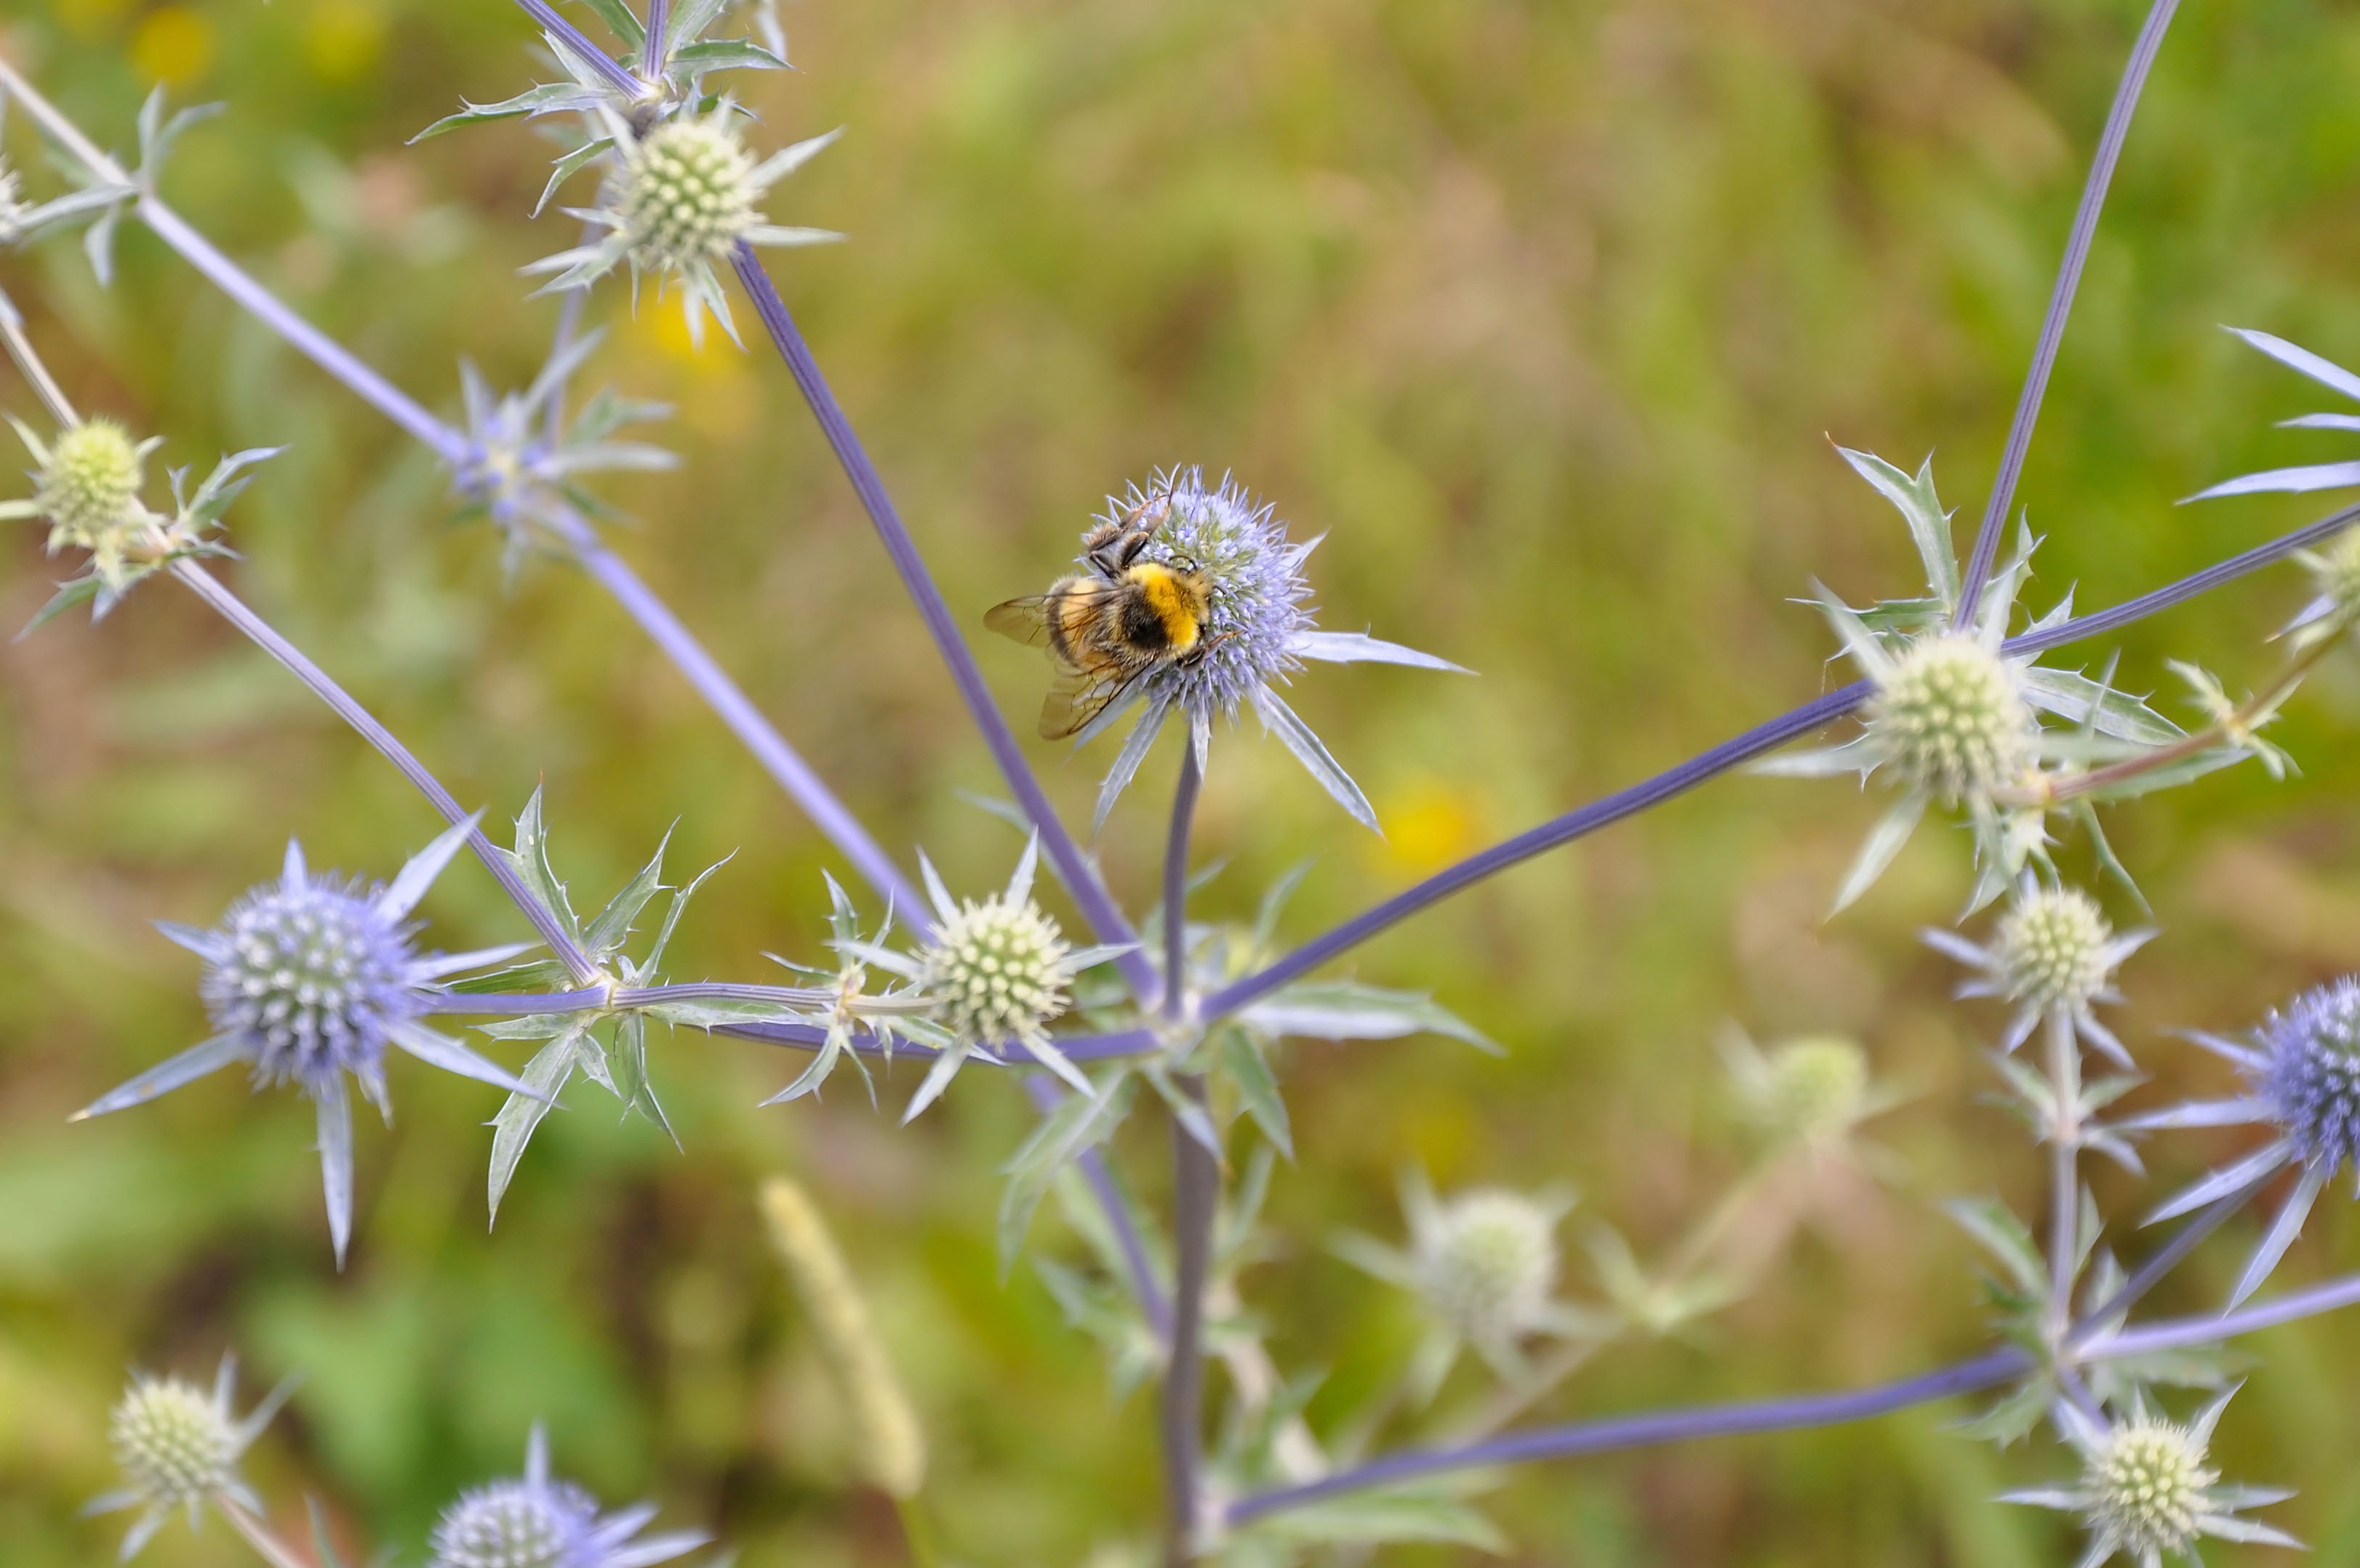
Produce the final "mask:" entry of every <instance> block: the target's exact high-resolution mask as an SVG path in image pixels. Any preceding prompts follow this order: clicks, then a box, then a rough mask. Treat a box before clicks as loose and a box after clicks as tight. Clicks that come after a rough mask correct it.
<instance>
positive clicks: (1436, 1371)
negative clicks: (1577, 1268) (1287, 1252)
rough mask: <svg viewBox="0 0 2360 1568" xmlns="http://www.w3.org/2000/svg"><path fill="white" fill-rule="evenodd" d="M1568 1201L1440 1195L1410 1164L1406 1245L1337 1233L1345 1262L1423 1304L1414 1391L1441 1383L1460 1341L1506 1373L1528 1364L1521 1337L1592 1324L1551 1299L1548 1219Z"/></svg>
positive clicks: (1488, 1191) (1558, 1215) (1553, 1248)
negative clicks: (1400, 1247) (1424, 1328)
mask: <svg viewBox="0 0 2360 1568" xmlns="http://www.w3.org/2000/svg"><path fill="white" fill-rule="evenodd" d="M1572 1207H1573V1199H1572V1198H1571V1197H1570V1196H1569V1195H1568V1194H1566V1193H1562V1192H1546V1193H1541V1194H1537V1195H1531V1196H1528V1195H1526V1194H1524V1193H1522V1192H1510V1191H1507V1190H1506V1189H1503V1188H1497V1187H1479V1188H1475V1189H1472V1190H1470V1191H1468V1192H1460V1193H1459V1194H1457V1195H1456V1196H1454V1197H1452V1198H1450V1199H1449V1200H1448V1201H1447V1202H1446V1201H1443V1200H1441V1199H1438V1198H1437V1197H1436V1196H1435V1192H1434V1189H1433V1188H1432V1187H1431V1186H1430V1185H1428V1184H1427V1182H1426V1177H1425V1174H1424V1173H1423V1172H1420V1171H1410V1172H1408V1173H1406V1174H1404V1177H1403V1179H1402V1211H1403V1214H1404V1217H1405V1218H1406V1219H1407V1220H1408V1222H1409V1248H1408V1250H1407V1251H1406V1252H1404V1251H1401V1250H1398V1249H1396V1248H1393V1247H1387V1246H1385V1245H1384V1244H1383V1243H1382V1242H1379V1241H1377V1240H1375V1239H1374V1238H1372V1237H1369V1236H1359V1235H1346V1236H1340V1237H1338V1240H1337V1247H1336V1249H1337V1251H1338V1254H1340V1255H1341V1256H1342V1257H1343V1258H1344V1259H1345V1260H1346V1261H1347V1262H1349V1263H1351V1264H1352V1265H1353V1266H1355V1267H1356V1268H1359V1269H1365V1270H1366V1271H1368V1272H1369V1273H1371V1274H1373V1275H1375V1276H1376V1277H1377V1278H1378V1279H1382V1280H1384V1281H1385V1282H1386V1283H1388V1284H1391V1285H1394V1286H1398V1287H1399V1288H1400V1289H1402V1290H1407V1291H1408V1292H1410V1293H1411V1294H1412V1295H1413V1296H1415V1298H1416V1299H1417V1302H1418V1305H1419V1306H1420V1308H1421V1309H1423V1311H1424V1312H1425V1313H1426V1318H1427V1324H1428V1326H1427V1331H1426V1339H1425V1342H1424V1343H1423V1344H1422V1345H1420V1346H1419V1348H1418V1351H1417V1355H1416V1357H1415V1360H1414V1361H1413V1363H1412V1368H1411V1377H1410V1381H1411V1385H1412V1387H1413V1388H1414V1389H1415V1391H1416V1392H1417V1394H1418V1397H1419V1398H1421V1399H1428V1398H1431V1397H1432V1396H1433V1393H1434V1390H1435V1389H1436V1388H1439V1387H1440V1386H1441V1383H1442V1379H1443V1377H1445V1375H1447V1374H1448V1372H1449V1370H1450V1367H1451V1364H1452V1363H1453V1362H1455V1361H1456V1360H1457V1359H1458V1357H1459V1347H1460V1346H1461V1345H1473V1346H1474V1347H1475V1350H1476V1353H1477V1354H1478V1355H1480V1356H1482V1357H1483V1359H1484V1361H1485V1362H1487V1363H1488V1364H1489V1365H1490V1366H1491V1368H1492V1370H1493V1371H1495V1372H1496V1373H1498V1374H1499V1375H1500V1377H1502V1378H1505V1379H1509V1380H1511V1381H1513V1380H1515V1379H1517V1378H1519V1377H1523V1376H1524V1373H1525V1372H1526V1370H1527V1368H1526V1366H1525V1363H1524V1351H1523V1348H1522V1345H1523V1342H1524V1340H1526V1339H1528V1338H1530V1337H1532V1336H1534V1335H1535V1334H1578V1333H1583V1332H1586V1331H1587V1330H1588V1329H1589V1328H1590V1326H1591V1324H1590V1320H1589V1319H1588V1318H1586V1317H1585V1316H1584V1315H1583V1314H1581V1313H1580V1312H1577V1311H1576V1310H1575V1309H1573V1308H1571V1307H1568V1306H1567V1305H1566V1304H1564V1303H1563V1302H1560V1301H1556V1300H1554V1299H1553V1292H1554V1291H1555V1290H1556V1289H1557V1236H1556V1231H1557V1221H1559V1220H1560V1219H1563V1218H1564V1217H1565V1214H1566V1211H1567V1210H1568V1209H1570V1208H1572Z"/></svg>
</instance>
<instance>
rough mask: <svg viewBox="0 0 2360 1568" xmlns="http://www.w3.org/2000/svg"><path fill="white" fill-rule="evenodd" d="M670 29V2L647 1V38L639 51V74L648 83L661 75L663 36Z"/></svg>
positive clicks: (663, 0)
mask: <svg viewBox="0 0 2360 1568" xmlns="http://www.w3.org/2000/svg"><path fill="white" fill-rule="evenodd" d="M671 28H672V0H648V36H647V41H646V43H645V45H644V46H643V47H642V48H641V49H640V50H639V74H640V75H641V76H644V77H646V78H647V79H648V80H649V81H650V82H654V81H656V80H658V79H659V78H661V76H662V75H663V63H664V34H665V33H666V32H668V31H670V30H671Z"/></svg>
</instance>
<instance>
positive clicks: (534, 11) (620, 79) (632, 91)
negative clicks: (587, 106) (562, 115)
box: [516, 0, 652, 102]
mask: <svg viewBox="0 0 2360 1568" xmlns="http://www.w3.org/2000/svg"><path fill="white" fill-rule="evenodd" d="M516 3H517V6H518V8H519V10H521V11H523V12H524V14H525V15H526V16H530V17H531V18H532V19H533V20H534V21H536V22H539V23H540V24H541V26H542V27H545V28H547V29H548V32H549V36H550V38H552V40H553V41H555V42H556V43H559V44H561V45H563V47H564V49H565V50H566V52H567V53H569V54H571V55H572V56H574V59H576V60H580V61H581V62H582V63H583V64H585V65H586V66H588V67H589V68H590V69H591V70H593V71H596V72H597V73H598V74H599V75H601V76H603V77H605V78H606V82H607V84H608V85H609V86H611V87H613V88H614V89H615V91H616V92H617V93H621V94H623V96H625V97H626V98H629V99H631V100H633V101H635V102H636V101H637V100H639V99H642V98H645V97H648V96H649V95H650V94H649V91H648V83H646V82H642V81H640V80H639V78H638V77H636V76H633V75H632V74H631V73H630V72H629V71H625V70H624V69H623V68H622V67H621V66H620V65H617V63H616V62H615V57H614V56H612V55H610V54H608V53H607V52H606V50H605V49H600V48H599V47H598V46H597V45H596V44H594V43H592V42H591V41H590V40H589V39H588V38H585V37H584V36H583V32H582V29H581V28H579V27H575V26H574V24H573V23H571V22H569V21H567V20H566V19H565V18H564V17H563V16H559V15H558V14H557V13H556V12H555V11H553V10H552V9H551V8H550V6H549V3H548V0H516ZM650 74H652V73H650Z"/></svg>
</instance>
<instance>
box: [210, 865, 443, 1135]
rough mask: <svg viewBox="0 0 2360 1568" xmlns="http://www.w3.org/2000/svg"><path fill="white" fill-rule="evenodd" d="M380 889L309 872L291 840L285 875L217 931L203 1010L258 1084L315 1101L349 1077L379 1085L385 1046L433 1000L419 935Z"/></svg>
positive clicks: (238, 907)
mask: <svg viewBox="0 0 2360 1568" xmlns="http://www.w3.org/2000/svg"><path fill="white" fill-rule="evenodd" d="M381 892H382V889H381V888H373V887H366V886H365V885H363V884H362V883H361V882H359V881H358V880H357V879H354V878H346V877H335V876H321V875H315V874H312V873H311V872H309V871H307V870H306V869H305V868H304V866H303V858H302V852H301V851H300V849H299V848H297V847H295V846H294V845H292V844H290V846H289V849H288V855H287V868H286V871H285V873H284V874H283V875H282V876H281V877H279V880H278V881H276V882H266V883H264V884H263V885H262V886H261V887H257V888H255V889H253V890H252V891H251V892H249V893H247V894H246V896H245V897H243V898H239V899H238V900H237V902H235V904H232V905H231V906H230V908H229V912H228V913H227V914H226V915H224V917H223V918H222V923H221V926H220V929H219V930H218V931H215V932H213V933H210V936H211V940H209V941H208V942H205V944H204V946H203V948H202V949H201V951H202V952H204V953H206V964H205V975H204V980H203V982H202V985H201V986H200V990H201V992H202V995H203V996H204V1001H205V1011H206V1012H207V1013H208V1014H210V1015H211V1016H212V1018H213V1029H214V1030H215V1031H216V1032H217V1033H219V1034H222V1035H226V1036H230V1037H233V1038H235V1039H236V1040H239V1041H240V1042H241V1043H242V1044H243V1045H244V1046H245V1048H246V1053H247V1055H248V1057H249V1059H250V1060H251V1061H252V1062H253V1064H254V1076H255V1081H256V1083H258V1084H259V1083H270V1084H278V1083H293V1084H296V1085H298V1086H299V1087H300V1088H301V1089H302V1090H303V1091H304V1093H306V1094H310V1095H311V1097H312V1098H314V1099H317V1098H319V1097H320V1096H321V1095H322V1094H325V1093H326V1092H327V1089H328V1086H329V1085H330V1084H331V1083H334V1082H335V1081H336V1080H337V1078H338V1076H339V1074H342V1073H351V1074H353V1076H355V1078H358V1079H359V1080H361V1081H362V1083H365V1084H369V1085H372V1086H374V1085H377V1084H378V1083H381V1082H382V1077H383V1074H382V1071H381V1064H382V1063H383V1062H384V1060H385V1047H386V1042H387V1041H388V1040H390V1039H391V1038H392V1036H393V1031H394V1029H396V1028H397V1027H399V1025H402V1024H405V1023H407V1022H409V1021H410V1019H412V1018H417V1017H418V1016H419V1014H420V1013H421V1012H423V1011H424V1010H425V1007H426V998H425V996H424V995H423V993H421V991H420V990H419V989H418V988H417V987H416V985H415V984H414V982H413V975H412V971H413V969H414V967H415V965H416V962H417V959H416V955H415V954H414V953H412V952H411V949H410V931H411V928H410V927H409V926H408V925H407V924H405V923H404V922H403V921H402V920H400V919H399V917H398V916H396V915H394V914H393V913H392V912H391V911H390V910H388V909H386V908H384V907H383V906H382V905H381V903H380V900H379V898H378V897H377V895H378V894H379V893H381ZM372 1092H373V1093H374V1092H375V1091H374V1088H373V1091H372Z"/></svg>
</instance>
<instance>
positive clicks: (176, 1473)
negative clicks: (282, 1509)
mask: <svg viewBox="0 0 2360 1568" xmlns="http://www.w3.org/2000/svg"><path fill="white" fill-rule="evenodd" d="M236 1387H237V1362H236V1359H235V1357H232V1356H223V1357H222V1363H221V1370H220V1371H219V1372H218V1373H217V1374H216V1375H215V1377H214V1378H213V1387H212V1388H210V1389H206V1388H199V1387H198V1386H197V1385H195V1384H193V1383H191V1382H189V1381H187V1380H186V1379H184V1378H180V1377H150V1376H148V1375H147V1373H144V1372H137V1373H134V1374H133V1375H132V1378H131V1386H130V1387H129V1388H126V1389H125V1390H124V1394H123V1399H122V1400H121V1401H120V1402H119V1403H117V1404H116V1405H115V1413H114V1415H113V1417H112V1418H111V1419H110V1421H108V1423H107V1433H108V1437H109V1440H110V1441H111V1443H112V1445H113V1447H114V1449H115V1464H116V1465H117V1466H119V1467H120V1468H121V1469H122V1471H123V1475H124V1479H125V1480H126V1482H128V1483H129V1484H128V1485H127V1486H124V1487H123V1488H121V1489H120V1490H118V1491H113V1492H109V1493H107V1494H105V1495H104V1496H103V1497H96V1498H93V1500H92V1501H91V1503H90V1504H89V1506H88V1507H87V1508H84V1509H83V1510H82V1511H83V1512H85V1513H93V1514H97V1513H112V1512H115V1511H116V1510H119V1509H123V1508H137V1509H139V1510H140V1515H139V1518H138V1519H136V1520H134V1521H133V1523H132V1526H131V1530H130V1533H129V1534H128V1535H126V1537H125V1538H124V1541H123V1552H122V1555H123V1557H124V1559H125V1560H126V1561H128V1560H129V1559H130V1558H131V1557H132V1556H134V1555H135V1554H137V1552H138V1551H139V1549H140V1548H141V1547H143V1546H145V1545H147V1542H148V1541H149V1540H150V1539H151V1538H153V1537H154V1535H155V1533H156V1531H157V1530H159V1529H161V1528H162V1527H163V1524H164V1521H165V1520H166V1519H168V1518H169V1517H170V1515H171V1512H172V1510H173V1509H174V1508H185V1509H187V1511H188V1516H189V1522H190V1523H191V1525H194V1524H195V1523H196V1522H197V1513H198V1510H199V1509H200V1508H202V1506H203V1505H204V1504H206V1503H209V1502H214V1501H217V1500H225V1501H228V1502H230V1503H233V1504H235V1505H236V1506H238V1507H240V1508H246V1509H248V1510H251V1511H254V1512H259V1511H261V1507H262V1505H261V1503H260V1502H259V1501H257V1499H256V1497H255V1496H254V1494H253V1493H252V1492H251V1491H249V1490H248V1489H247V1488H246V1483H245V1481H244V1480H242V1479H241V1478H240V1477H239V1475H238V1473H237V1461H238V1458H239V1456H240V1455H242V1454H245V1452H246V1449H247V1447H248V1446H249V1445H251V1444H252V1443H253V1442H254V1440H255V1439H256V1438H257V1437H258V1436H260V1435H261V1432H262V1429H263V1428H264V1427H266V1426H268V1424H269V1423H270V1418H271V1417H272V1416H273V1415H274V1414H276V1413H277V1412H278V1410H279V1406H280V1405H281V1404H283V1403H285V1402H286V1398H287V1395H288V1392H289V1390H290V1388H292V1385H291V1384H282V1385H280V1387H279V1388H278V1389H276V1390H275V1391H274V1392H272V1393H271V1394H270V1396H269V1397H268V1398H267V1399H264V1400H263V1401H262V1403H261V1404H260V1405H259V1406H257V1407H256V1409H255V1410H253V1411H252V1412H251V1413H250V1414H248V1415H246V1416H244V1417H240V1416H239V1415H238V1414H237V1413H236V1412H235V1410H234V1409H233V1408H232V1406H231V1402H230V1401H231V1398H232V1396H233V1395H234V1394H235V1392H236Z"/></svg>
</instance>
